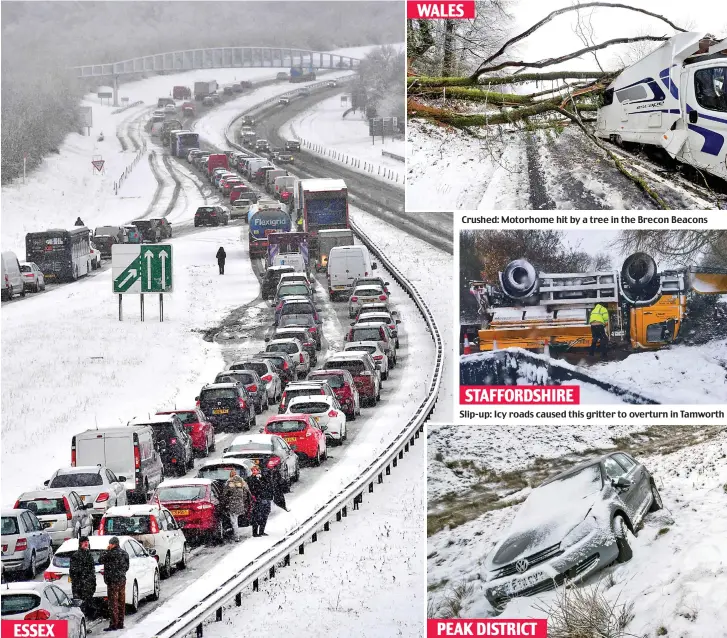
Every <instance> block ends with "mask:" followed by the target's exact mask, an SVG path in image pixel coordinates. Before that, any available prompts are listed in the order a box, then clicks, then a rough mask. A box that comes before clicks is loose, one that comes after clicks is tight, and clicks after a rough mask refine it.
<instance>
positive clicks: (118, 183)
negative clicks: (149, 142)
mask: <svg viewBox="0 0 727 638" xmlns="http://www.w3.org/2000/svg"><path fill="white" fill-rule="evenodd" d="M145 154H146V140H144V141H143V142H142V144H141V148H139V150H138V151H137V152H136V155H135V156H134V159H133V160H132V161H131V163H130V164H129V165H128V166H127V167H126V168H125V169H124V172H123V173H121V176H120V177H119V179H117V180H116V181H115V182H114V195H118V194H119V190H120V189H121V186H122V184H123V183H124V181H125V180H126V178H127V177H128V176H129V175H131V171H133V170H134V166H136V165H137V164H138V163H139V161H140V160H141V158H142V157H144V155H145Z"/></svg>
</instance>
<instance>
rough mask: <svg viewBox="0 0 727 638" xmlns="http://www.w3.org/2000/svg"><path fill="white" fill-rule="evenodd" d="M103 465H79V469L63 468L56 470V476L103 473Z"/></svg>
mask: <svg viewBox="0 0 727 638" xmlns="http://www.w3.org/2000/svg"><path fill="white" fill-rule="evenodd" d="M103 469H104V466H103V465H79V466H77V467H62V468H60V469H58V470H56V474H58V475H59V476H60V475H61V474H87V473H90V472H101V471H102V470H103Z"/></svg>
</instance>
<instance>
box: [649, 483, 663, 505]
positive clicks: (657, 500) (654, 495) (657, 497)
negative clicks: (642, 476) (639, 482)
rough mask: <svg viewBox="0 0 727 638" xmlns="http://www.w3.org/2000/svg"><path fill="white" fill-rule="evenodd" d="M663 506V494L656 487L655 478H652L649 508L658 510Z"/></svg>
mask: <svg viewBox="0 0 727 638" xmlns="http://www.w3.org/2000/svg"><path fill="white" fill-rule="evenodd" d="M662 507H664V503H663V501H662V500H661V494H659V490H657V489H656V485H655V483H654V479H651V507H650V508H649V511H650V512H658V511H659V510H660V509H661V508H662Z"/></svg>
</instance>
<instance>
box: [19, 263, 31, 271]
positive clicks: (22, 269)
mask: <svg viewBox="0 0 727 638" xmlns="http://www.w3.org/2000/svg"><path fill="white" fill-rule="evenodd" d="M20 272H30V266H26V265H25V264H20Z"/></svg>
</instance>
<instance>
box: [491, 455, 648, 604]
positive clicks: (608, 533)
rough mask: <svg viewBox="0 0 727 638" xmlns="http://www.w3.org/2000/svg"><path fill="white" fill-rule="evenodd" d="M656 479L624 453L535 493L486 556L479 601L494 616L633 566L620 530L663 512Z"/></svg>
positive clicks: (582, 468)
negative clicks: (525, 599)
mask: <svg viewBox="0 0 727 638" xmlns="http://www.w3.org/2000/svg"><path fill="white" fill-rule="evenodd" d="M661 507H662V502H661V496H660V495H659V492H658V490H657V489H656V485H655V484H654V479H653V478H652V477H651V474H650V473H649V472H648V471H647V469H646V468H645V467H644V466H643V465H642V464H641V463H639V462H637V461H636V460H635V459H634V458H632V457H631V456H630V455H628V454H626V453H624V452H613V453H611V454H607V455H606V456H602V457H600V458H596V459H593V460H591V461H587V462H585V463H581V464H580V465H577V466H575V467H573V468H571V469H569V470H567V471H565V472H562V473H561V474H558V475H556V476H554V477H553V478H550V479H548V480H547V481H545V482H544V483H543V484H542V485H540V486H539V487H537V488H535V489H534V490H533V491H532V492H531V494H530V496H528V498H527V499H526V500H525V502H524V503H523V504H522V505H521V506H520V510H519V511H518V513H517V515H516V516H515V519H514V520H513V522H512V525H511V526H510V529H509V530H508V531H507V533H506V535H505V537H504V538H502V539H501V540H500V541H499V542H498V543H497V545H495V547H493V549H492V551H491V552H490V553H489V554H488V556H487V561H486V566H485V569H486V570H487V574H486V581H487V583H486V588H485V593H486V596H487V599H488V600H489V602H490V604H491V605H492V606H493V607H495V608H499V607H502V605H503V604H505V603H506V602H507V601H508V600H509V599H510V598H515V597H517V596H532V595H535V594H539V593H542V592H545V591H549V590H552V589H555V588H556V587H558V586H560V585H562V584H563V583H565V582H566V581H567V582H573V581H578V580H581V579H582V578H584V577H585V576H587V575H588V574H590V573H592V572H595V571H597V570H599V569H603V568H604V567H606V566H608V565H610V564H611V563H613V562H614V561H618V562H626V561H628V560H629V559H630V558H631V555H632V553H631V547H630V546H629V544H628V538H627V535H626V529H627V528H628V529H629V530H631V532H632V533H635V530H636V529H637V528H638V527H639V526H640V524H641V521H642V519H643V517H644V516H645V514H646V513H647V512H653V511H656V510H659V509H661Z"/></svg>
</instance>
